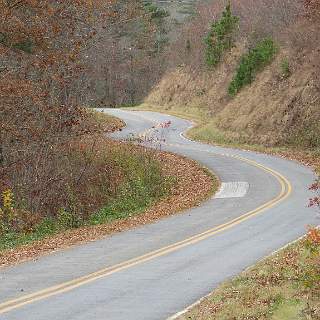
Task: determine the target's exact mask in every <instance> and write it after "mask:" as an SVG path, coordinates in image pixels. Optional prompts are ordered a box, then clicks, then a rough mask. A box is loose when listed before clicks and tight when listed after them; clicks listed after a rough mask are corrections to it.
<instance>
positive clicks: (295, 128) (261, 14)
mask: <svg viewBox="0 0 320 320" xmlns="http://www.w3.org/2000/svg"><path fill="white" fill-rule="evenodd" d="M229 5H230V6H229ZM228 12H229V13H228ZM319 14H320V12H319V3H318V1H304V0H299V1H289V0H285V1H280V2H279V1H275V0H272V1H268V3H267V4H266V2H265V1H264V0H257V1H249V0H248V1H247V0H246V1H215V2H212V3H210V4H203V5H199V7H198V15H197V16H196V17H194V19H193V20H192V21H191V22H190V23H189V24H186V25H185V27H184V28H183V30H182V32H181V34H180V35H179V37H178V39H177V41H176V42H175V43H173V44H171V45H170V46H169V48H168V52H167V53H168V57H170V65H169V66H168V69H167V72H166V74H165V75H164V77H163V78H162V79H161V81H160V82H159V84H158V85H157V86H155V87H154V88H153V90H152V91H151V92H150V94H149V95H148V97H147V98H146V99H145V105H151V106H155V107H156V108H158V109H160V110H162V111H166V112H172V113H177V112H178V113H181V112H182V113H185V114H188V115H189V116H191V117H192V112H194V119H195V120H196V118H197V117H198V112H200V113H201V114H202V115H203V118H204V119H205V121H204V122H203V123H200V125H205V126H206V131H210V130H212V132H216V131H217V130H218V131H219V132H221V133H224V135H225V136H229V135H231V136H233V137H239V139H240V140H241V141H242V142H243V141H244V140H245V143H247V144H254V145H261V146H266V147H276V148H278V147H286V148H290V147H292V148H297V149H302V150H306V149H307V150H317V149H319V146H320V140H319V137H320V126H319V122H320V109H319V101H320V90H319V74H320V72H319V71H320V70H319V66H320V63H319V62H320V61H319V55H318V54H317V52H318V50H319V43H320V42H319V33H318V32H317V31H316V30H318V29H319V21H320V20H319ZM226 17H229V18H228V19H226ZM226 21H232V23H231V24H229V23H226ZM235 21H237V22H235ZM226 25H228V26H229V25H232V26H233V27H232V28H231V29H229V28H226V27H225V26H226ZM226 30H232V32H230V33H229V32H226V33H225V31H226ZM225 34H226V38H224V36H225ZM225 40H226V43H227V44H228V45H227V49H224V48H225V46H224V41H225ZM181 49H183V50H181ZM208 57H209V59H208ZM215 57H218V58H217V59H216V58H215ZM211 58H212V59H211ZM168 60H169V59H168ZM209 60H211V61H212V62H214V63H213V66H212V67H211V68H208V62H209ZM209 64H211V62H209ZM157 106H158V107H157ZM210 126H212V128H210Z"/></svg>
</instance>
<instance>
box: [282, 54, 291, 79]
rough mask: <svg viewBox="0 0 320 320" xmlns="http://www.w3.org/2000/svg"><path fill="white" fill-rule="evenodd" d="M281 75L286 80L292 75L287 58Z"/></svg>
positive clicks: (284, 60) (283, 63) (283, 62)
mask: <svg viewBox="0 0 320 320" xmlns="http://www.w3.org/2000/svg"><path fill="white" fill-rule="evenodd" d="M281 73H282V76H283V77H284V78H288V77H289V76H290V74H291V71H290V64H289V61H288V59H287V58H284V59H283V60H282V62H281Z"/></svg>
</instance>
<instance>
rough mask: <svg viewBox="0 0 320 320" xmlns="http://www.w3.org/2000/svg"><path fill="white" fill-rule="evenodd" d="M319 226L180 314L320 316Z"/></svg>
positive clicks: (261, 319) (279, 319) (273, 318)
mask: <svg viewBox="0 0 320 320" xmlns="http://www.w3.org/2000/svg"><path fill="white" fill-rule="evenodd" d="M319 259H320V231H319V230H317V229H310V231H309V232H308V235H307V237H306V238H305V239H303V240H301V241H299V242H297V243H294V244H291V245H290V246H289V247H287V248H285V249H283V250H281V251H280V252H278V253H276V254H274V255H272V256H270V257H268V258H266V259H265V260H263V261H261V262H259V263H258V264H256V265H255V266H253V267H251V268H249V269H248V270H246V271H244V272H243V273H241V274H240V275H239V276H237V277H235V278H234V279H232V280H230V281H227V282H225V283H223V284H222V285H220V286H219V287H218V288H217V289H216V290H215V291H214V292H213V293H212V294H211V295H209V296H208V297H206V298H205V299H204V300H203V301H202V302H201V303H200V304H199V305H197V306H195V307H194V308H193V309H192V310H190V311H189V312H187V313H186V314H184V315H183V316H181V317H179V318H178V319H179V320H187V319H188V320H195V319H197V320H202V319H205V320H209V319H215V320H220V319H221V320H222V319H237V320H242V319H243V320H244V319H252V320H254V319H255V320H299V319H301V320H302V319H319V318H320V299H319V298H320V261H319Z"/></svg>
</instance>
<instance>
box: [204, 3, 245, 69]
mask: <svg viewBox="0 0 320 320" xmlns="http://www.w3.org/2000/svg"><path fill="white" fill-rule="evenodd" d="M238 21H239V19H238V17H236V16H234V15H233V14H232V12H231V4H230V3H229V4H228V5H227V7H226V9H225V10H224V11H223V13H222V17H221V18H220V19H219V20H217V21H215V22H213V23H212V25H211V30H210V31H209V33H208V34H207V36H206V37H205V39H204V42H205V44H206V62H207V65H208V66H210V67H212V66H216V65H217V64H218V63H219V62H220V60H221V58H222V55H223V53H224V52H225V51H226V50H229V49H231V47H232V45H233V33H234V30H235V28H236V27H237V25H238Z"/></svg>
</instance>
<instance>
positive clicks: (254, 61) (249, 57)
mask: <svg viewBox="0 0 320 320" xmlns="http://www.w3.org/2000/svg"><path fill="white" fill-rule="evenodd" d="M277 50H278V48H277V46H276V44H275V43H274V41H273V40H272V39H270V38H266V39H264V40H262V41H260V42H258V44H257V45H256V46H255V47H254V48H253V49H250V50H249V52H248V53H247V54H245V55H244V56H242V58H241V60H240V64H239V67H238V69H237V71H236V75H235V76H234V78H233V80H232V81H231V83H230V85H229V88H228V92H229V94H230V95H231V96H235V95H236V94H237V93H238V92H239V91H240V89H241V88H242V87H244V86H245V85H248V84H250V83H252V82H253V80H254V78H255V75H256V74H257V72H259V71H261V70H262V69H263V68H264V67H265V66H266V65H268V64H269V63H270V62H271V61H272V59H273V58H274V56H275V54H276V52H277Z"/></svg>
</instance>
